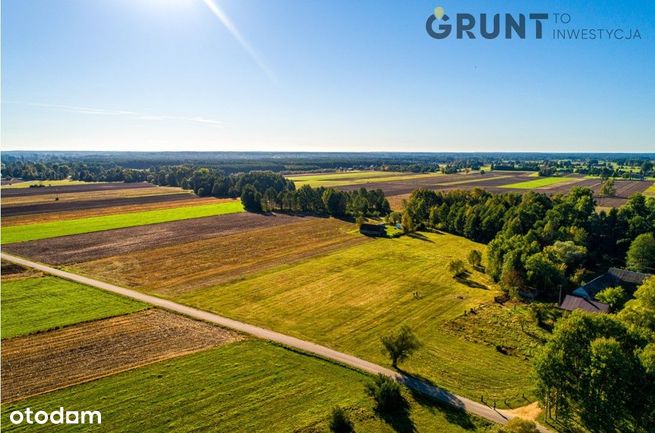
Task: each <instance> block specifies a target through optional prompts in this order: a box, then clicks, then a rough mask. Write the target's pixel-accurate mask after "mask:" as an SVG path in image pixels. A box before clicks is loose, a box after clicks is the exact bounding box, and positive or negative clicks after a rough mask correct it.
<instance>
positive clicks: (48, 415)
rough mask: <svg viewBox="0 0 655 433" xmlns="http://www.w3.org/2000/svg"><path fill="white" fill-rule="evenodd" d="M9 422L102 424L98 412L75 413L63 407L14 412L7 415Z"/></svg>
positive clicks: (15, 423) (84, 411) (100, 415)
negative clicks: (48, 410)
mask: <svg viewBox="0 0 655 433" xmlns="http://www.w3.org/2000/svg"><path fill="white" fill-rule="evenodd" d="M9 421H11V423H12V424H14V425H17V424H23V423H26V424H41V425H43V424H47V423H50V424H102V414H101V413H100V411H98V410H94V411H90V410H83V411H76V410H65V409H64V408H63V407H60V408H59V409H55V410H53V411H52V412H46V411H44V410H39V411H36V412H34V411H33V410H32V408H29V407H28V408H26V409H25V410H15V411H13V412H11V414H9Z"/></svg>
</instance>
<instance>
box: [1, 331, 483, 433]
mask: <svg viewBox="0 0 655 433" xmlns="http://www.w3.org/2000/svg"><path fill="white" fill-rule="evenodd" d="M370 380H371V377H370V376H367V375H365V374H363V373H359V372H356V371H354V370H350V369H347V368H344V367H341V366H338V365H336V364H332V363H329V362H327V361H323V360H320V359H317V358H314V357H310V356H306V355H304V354H299V353H296V352H293V351H290V350H287V349H284V348H281V347H278V346H274V345H272V344H269V343H265V342H262V341H256V340H247V341H242V342H239V343H233V344H228V345H226V346H222V347H219V348H216V349H211V350H208V351H204V352H199V353H196V354H193V355H189V356H184V357H181V358H176V359H173V360H170V361H164V362H160V363H156V364H153V365H150V366H147V367H143V368H139V369H136V370H132V371H128V372H125V373H121V374H118V375H115V376H110V377H106V378H103V379H100V380H96V381H93V382H90V383H86V384H82V385H78V386H74V387H71V388H67V389H64V390H60V391H55V392H52V393H49V394H45V395H43V396H39V397H36V398H31V399H28V400H25V401H23V402H19V403H17V404H11V405H4V406H3V411H2V412H3V415H2V421H3V431H4V430H6V431H50V430H51V429H52V426H48V425H45V426H39V425H36V424H34V425H26V424H22V425H20V426H14V425H12V424H11V423H10V422H9V420H8V414H9V413H11V411H13V410H16V409H24V408H26V407H31V408H32V409H33V410H35V411H36V410H37V408H38V410H46V411H51V410H54V409H57V408H59V407H60V406H62V407H64V408H65V409H67V410H99V411H101V412H102V425H100V426H98V425H96V426H95V427H94V426H90V425H86V426H60V427H58V428H57V431H111V432H137V431H138V432H155V431H156V432H160V431H175V432H191V431H195V432H200V431H212V432H229V433H231V432H236V431H242V432H273V431H274V432H308V433H309V432H326V431H328V429H327V424H328V417H329V414H330V411H331V409H332V408H333V407H334V406H335V405H340V406H341V407H343V408H345V409H346V410H347V411H348V412H349V414H350V416H351V418H352V419H353V421H355V429H356V431H358V432H381V433H384V432H389V433H392V432H394V431H407V432H409V431H413V432H435V431H438V432H441V433H461V432H466V431H475V432H478V433H484V432H486V431H489V429H490V426H489V424H487V423H486V422H484V421H482V420H480V419H478V418H474V417H469V416H468V415H466V414H464V413H460V412H455V411H453V410H450V409H442V408H440V407H437V406H434V405H433V404H431V403H429V402H426V401H424V400H421V401H420V402H417V401H416V400H414V399H412V397H411V396H409V395H407V399H408V401H409V402H410V411H409V416H404V417H403V416H397V417H395V418H394V419H392V420H391V421H390V424H393V425H394V426H392V425H390V424H388V423H386V422H384V421H382V420H381V419H380V418H378V417H377V416H375V414H374V412H373V410H372V402H371V400H370V398H369V397H368V396H366V394H365V384H366V383H367V382H369V381H370ZM394 427H395V428H394ZM412 427H413V428H412Z"/></svg>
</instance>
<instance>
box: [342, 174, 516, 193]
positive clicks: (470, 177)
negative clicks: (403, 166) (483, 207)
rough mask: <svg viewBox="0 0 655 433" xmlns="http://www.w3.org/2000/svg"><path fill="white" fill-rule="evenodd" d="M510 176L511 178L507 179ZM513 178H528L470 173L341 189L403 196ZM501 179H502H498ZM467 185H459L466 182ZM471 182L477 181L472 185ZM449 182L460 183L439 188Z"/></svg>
mask: <svg viewBox="0 0 655 433" xmlns="http://www.w3.org/2000/svg"><path fill="white" fill-rule="evenodd" d="M505 176H510V177H505ZM511 177H513V178H514V179H516V182H519V181H521V180H525V179H526V176H525V174H524V173H522V172H518V173H513V174H511V175H509V174H506V173H505V174H499V173H488V174H484V175H480V174H479V173H469V174H451V175H443V176H441V177H439V179H436V181H435V178H427V179H410V180H404V181H389V182H380V183H376V182H375V181H372V182H371V183H367V184H361V185H344V186H341V187H339V189H341V190H344V191H352V190H355V189H358V188H361V187H364V188H367V189H378V188H379V189H381V190H382V191H384V193H385V195H387V196H393V195H402V194H409V193H411V192H412V191H414V190H416V189H419V188H426V189H431V190H450V189H471V188H483V189H486V188H487V187H488V186H496V185H502V184H505V183H508V181H511V180H512V179H511ZM498 178H500V179H498ZM465 181H466V183H461V184H460V183H459V182H465ZM469 181H475V182H473V183H470V182H469ZM448 182H458V184H455V185H450V186H448V185H446V186H439V184H443V183H448Z"/></svg>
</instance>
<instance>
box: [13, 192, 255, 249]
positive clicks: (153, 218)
mask: <svg viewBox="0 0 655 433" xmlns="http://www.w3.org/2000/svg"><path fill="white" fill-rule="evenodd" d="M237 212H243V206H242V205H241V202H240V201H236V200H235V201H231V202H226V203H216V204H204V205H198V206H186V207H179V208H170V209H157V210H151V211H143V212H128V213H121V214H114V215H104V216H98V217H89V218H80V219H72V220H65V221H52V222H46V223H37V224H27V225H18V226H11V227H3V228H2V243H3V244H9V243H13V242H25V241H31V240H36V239H46V238H54V237H58V236H67V235H74V234H79V233H89V232H98V231H102V230H111V229H118V228H125V227H134V226H141V225H146V224H157V223H164V222H169V221H177V220H184V219H190V218H202V217H208V216H214V215H223V214H230V213H237Z"/></svg>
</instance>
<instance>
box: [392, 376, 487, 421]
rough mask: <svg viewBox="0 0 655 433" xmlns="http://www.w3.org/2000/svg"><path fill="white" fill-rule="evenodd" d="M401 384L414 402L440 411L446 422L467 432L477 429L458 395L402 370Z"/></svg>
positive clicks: (431, 409) (433, 410) (432, 410)
mask: <svg viewBox="0 0 655 433" xmlns="http://www.w3.org/2000/svg"><path fill="white" fill-rule="evenodd" d="M397 370H398V372H400V373H401V374H402V377H401V378H400V382H401V383H403V384H405V385H406V386H407V388H408V389H409V391H410V393H411V394H412V397H413V398H414V400H415V401H416V402H417V403H418V404H420V405H421V406H422V407H424V408H425V409H428V410H430V411H431V412H435V411H439V412H441V413H443V414H444V417H445V418H446V420H447V421H448V422H449V423H451V424H455V425H457V426H460V427H462V428H463V429H466V430H472V429H474V428H475V427H476V425H475V423H474V422H473V420H472V419H471V417H470V416H469V414H468V413H467V412H466V411H465V409H464V404H463V402H462V401H461V400H460V399H459V398H457V396H456V395H454V394H452V393H450V392H448V391H445V390H443V389H441V388H439V387H438V386H437V385H435V384H434V382H432V381H431V380H430V379H427V378H425V377H423V376H421V375H412V374H409V373H407V372H405V371H403V370H401V369H400V368H397Z"/></svg>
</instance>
